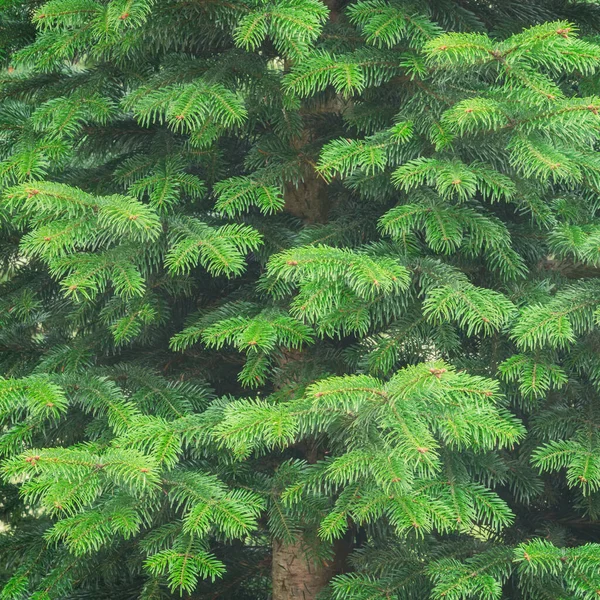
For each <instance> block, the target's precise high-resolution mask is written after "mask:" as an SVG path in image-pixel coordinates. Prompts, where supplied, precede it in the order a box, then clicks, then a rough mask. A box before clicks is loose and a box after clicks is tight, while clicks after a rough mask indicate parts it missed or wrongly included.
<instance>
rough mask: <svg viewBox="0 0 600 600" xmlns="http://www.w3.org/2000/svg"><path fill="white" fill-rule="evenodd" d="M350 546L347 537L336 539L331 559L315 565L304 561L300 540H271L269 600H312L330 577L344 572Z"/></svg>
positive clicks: (305, 558)
mask: <svg viewBox="0 0 600 600" xmlns="http://www.w3.org/2000/svg"><path fill="white" fill-rule="evenodd" d="M351 547H352V544H351V539H350V538H349V537H348V536H347V537H346V538H345V539H342V540H338V542H337V543H336V544H335V547H334V551H335V555H334V558H333V560H331V561H327V562H325V563H319V564H317V563H315V561H313V560H311V559H310V558H308V559H307V556H306V550H305V547H304V546H303V544H302V541H301V540H299V541H296V542H294V543H291V544H286V543H284V542H282V541H280V540H273V566H272V568H271V572H272V579H273V600H315V598H316V597H317V594H318V593H319V592H320V591H321V590H322V589H323V588H324V587H326V586H327V584H328V583H329V582H330V581H331V578H332V577H334V576H335V575H337V574H339V573H342V572H343V571H344V566H345V562H346V557H347V556H348V554H349V553H350V550H351Z"/></svg>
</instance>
